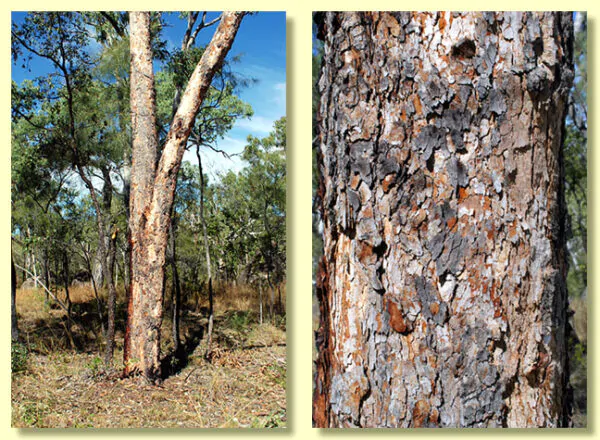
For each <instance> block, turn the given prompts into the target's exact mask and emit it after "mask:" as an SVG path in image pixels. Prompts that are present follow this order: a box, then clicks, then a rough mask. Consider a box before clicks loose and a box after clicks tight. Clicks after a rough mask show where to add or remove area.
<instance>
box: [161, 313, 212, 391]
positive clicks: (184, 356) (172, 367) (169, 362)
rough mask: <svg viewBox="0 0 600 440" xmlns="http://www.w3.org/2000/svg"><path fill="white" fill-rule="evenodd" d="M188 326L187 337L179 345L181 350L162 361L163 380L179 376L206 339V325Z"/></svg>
mask: <svg viewBox="0 0 600 440" xmlns="http://www.w3.org/2000/svg"><path fill="white" fill-rule="evenodd" d="M186 324H188V325H187V332H186V333H187V337H186V338H185V340H184V341H182V343H181V344H180V345H179V350H177V351H172V352H171V353H169V354H168V355H166V356H165V357H163V358H162V359H161V372H162V379H163V380H164V379H167V378H168V377H170V376H174V375H176V374H178V373H179V372H180V371H181V370H183V369H184V368H185V367H186V366H187V365H188V363H189V360H190V356H191V354H192V353H193V352H194V351H195V350H196V348H198V346H199V345H200V342H201V341H202V338H203V337H204V332H205V329H206V326H205V325H204V324H201V323H200V322H198V323H196V325H190V323H189V321H188V322H186Z"/></svg>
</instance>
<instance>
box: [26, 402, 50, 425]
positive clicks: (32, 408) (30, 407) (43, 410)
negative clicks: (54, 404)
mask: <svg viewBox="0 0 600 440" xmlns="http://www.w3.org/2000/svg"><path fill="white" fill-rule="evenodd" d="M20 410H21V420H22V421H23V423H25V425H27V426H35V427H37V428H42V427H43V426H42V423H43V420H44V417H45V416H46V414H48V411H49V408H48V405H46V404H45V403H42V402H29V403H26V404H24V405H23V406H22V407H21V408H20Z"/></svg>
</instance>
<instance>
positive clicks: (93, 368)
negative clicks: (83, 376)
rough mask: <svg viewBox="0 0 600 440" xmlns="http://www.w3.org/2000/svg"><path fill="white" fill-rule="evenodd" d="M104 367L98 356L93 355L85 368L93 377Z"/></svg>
mask: <svg viewBox="0 0 600 440" xmlns="http://www.w3.org/2000/svg"><path fill="white" fill-rule="evenodd" d="M103 369H104V362H103V361H102V359H100V357H98V356H95V357H94V358H92V360H91V361H90V362H89V364H88V365H87V370H88V371H89V373H90V376H92V377H95V376H97V375H98V374H100V373H101V372H102V370H103Z"/></svg>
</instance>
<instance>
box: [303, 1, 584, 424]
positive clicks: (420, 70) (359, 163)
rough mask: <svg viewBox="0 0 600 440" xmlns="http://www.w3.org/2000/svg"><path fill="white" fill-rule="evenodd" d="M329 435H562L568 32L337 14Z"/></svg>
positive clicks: (331, 63) (324, 122)
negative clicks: (489, 431)
mask: <svg viewBox="0 0 600 440" xmlns="http://www.w3.org/2000/svg"><path fill="white" fill-rule="evenodd" d="M317 18H318V20H319V22H320V23H319V35H320V37H321V38H323V39H324V61H323V66H322V71H321V78H320V82H319V90H320V93H321V102H320V109H319V123H318V129H319V137H318V138H317V142H318V143H319V149H318V165H319V172H320V190H319V198H320V209H321V216H322V220H323V224H324V232H323V235H324V256H323V258H322V261H321V264H320V267H319V271H318V275H317V294H318V297H319V300H320V315H321V318H320V319H321V321H320V328H319V331H318V336H317V344H318V349H319V356H318V360H317V373H316V383H315V392H314V413H313V418H314V423H315V425H316V426H319V427H438V426H439V427H502V426H504V427H557V426H565V424H566V416H567V411H566V408H565V406H566V405H565V401H566V381H567V377H568V376H567V372H566V367H567V364H566V348H565V331H566V312H567V293H566V283H565V277H566V263H565V250H564V246H565V243H564V237H565V206H564V197H563V177H564V170H563V162H562V142H563V137H564V116H565V105H566V101H567V99H566V98H567V95H568V91H569V87H570V84H571V81H572V77H573V73H572V17H571V14H570V13H553V12H546V13H448V12H445V13H327V14H324V15H320V16H318V17H317Z"/></svg>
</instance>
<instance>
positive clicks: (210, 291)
mask: <svg viewBox="0 0 600 440" xmlns="http://www.w3.org/2000/svg"><path fill="white" fill-rule="evenodd" d="M196 157H197V158H198V171H199V173H200V222H201V223H202V236H203V237H204V252H205V258H206V275H207V277H208V331H207V332H206V353H205V354H204V356H205V357H206V358H207V359H208V358H210V353H211V348H212V331H213V323H214V295H213V285H212V268H211V264H210V245H209V244H208V232H207V230H206V218H205V217H204V174H203V172H202V158H201V157H200V146H199V145H197V146H196Z"/></svg>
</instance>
